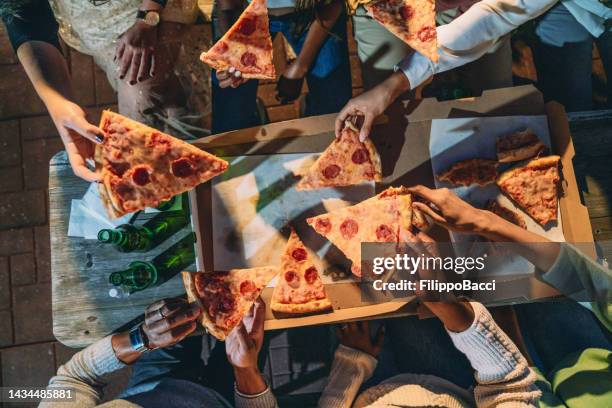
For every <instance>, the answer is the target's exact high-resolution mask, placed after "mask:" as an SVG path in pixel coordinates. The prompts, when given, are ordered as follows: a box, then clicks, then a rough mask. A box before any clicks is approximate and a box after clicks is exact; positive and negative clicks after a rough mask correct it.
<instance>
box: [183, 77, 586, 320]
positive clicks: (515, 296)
mask: <svg viewBox="0 0 612 408" xmlns="http://www.w3.org/2000/svg"><path fill="white" fill-rule="evenodd" d="M387 114H388V116H387V118H386V120H383V122H384V123H381V124H379V125H377V126H375V128H374V130H373V134H372V140H373V142H374V144H375V145H376V147H377V149H378V151H379V153H380V156H381V159H382V167H383V182H382V183H379V184H378V185H376V186H375V190H376V193H378V192H380V191H382V190H384V189H385V188H387V187H388V186H391V185H405V186H411V185H415V184H424V185H427V186H433V185H434V182H433V174H432V166H431V162H430V159H429V157H430V154H429V138H430V130H431V123H432V120H433V119H446V118H461V117H482V116H515V115H543V114H544V115H547V118H548V127H549V132H550V138H551V143H552V150H553V153H555V154H558V155H560V156H561V162H562V173H563V195H562V197H561V199H560V214H561V218H562V219H563V225H562V229H563V235H564V237H565V240H566V241H568V242H579V243H592V242H593V236H592V233H591V226H590V221H589V217H588V212H587V210H586V207H585V206H584V205H582V204H581V201H580V196H579V192H578V186H577V183H576V178H575V175H574V169H573V165H572V158H573V156H574V148H573V145H572V141H571V137H570V133H569V126H568V122H567V118H566V116H565V112H564V110H563V108H562V107H561V106H560V105H558V104H555V103H551V104H546V105H545V104H544V102H543V98H542V95H541V94H540V93H539V92H538V91H537V90H536V89H535V88H534V87H532V86H521V87H513V88H504V89H498V90H491V91H485V92H484V93H483V94H482V96H480V97H475V98H466V99H461V100H454V101H445V102H439V101H437V100H436V99H424V100H421V101H411V102H409V103H405V102H402V103H397V104H395V105H393V106H392V107H391V108H390V109H389V110H388V111H387ZM335 117H336V115H335V114H331V115H323V116H318V117H310V118H304V119H297V120H291V121H286V122H280V123H273V124H269V125H265V126H259V127H254V128H249V129H244V130H238V131H232V132H227V133H223V134H218V135H213V136H211V137H207V138H203V139H199V140H197V141H196V142H194V143H195V145H196V146H198V147H200V148H202V149H204V150H206V151H208V152H210V153H213V154H215V155H217V156H221V157H228V158H230V161H232V160H233V161H234V163H233V167H234V168H237V167H243V168H246V169H247V170H242V171H243V173H241V174H244V175H245V176H246V175H248V174H250V173H249V171H250V170H253V169H257V168H259V169H260V170H259V172H260V173H263V174H269V173H273V172H274V171H276V170H275V168H273V167H270V168H269V169H268V168H265V167H261V166H262V163H267V162H268V159H266V157H268V158H275V157H277V158H278V157H281V156H282V157H290V158H291V157H293V156H292V155H295V157H298V158H300V157H302V156H304V155H312V154H313V153H319V152H321V151H323V150H324V149H325V148H326V147H327V146H328V145H329V143H330V142H331V141H332V140H333V137H334V119H335ZM283 155H285V156H283ZM271 161H274V160H271ZM249 166H250V167H249ZM231 169H232V167H230V170H231ZM279 169H280V167H279ZM281 171H282V169H281ZM253 173H257V171H256V170H253ZM220 177H223V176H220ZM258 177H262V176H261V175H259V176H253V177H252V180H251V181H252V182H251V183H246V184H245V183H244V182H242V183H234V184H229V185H228V186H227V188H226V189H225V190H226V192H227V191H230V192H232V194H234V195H236V196H246V197H250V196H249V194H255V195H254V197H256V198H255V199H252V198H250V199H248V200H246V201H244V202H248V201H249V200H250V202H252V204H253V208H254V209H255V210H254V211H252V212H251V213H250V212H249V211H250V210H246V209H245V208H243V207H242V206H241V205H240V204H239V203H233V204H226V203H225V202H223V200H220V199H219V197H218V196H219V193H218V191H216V190H215V189H216V188H217V186H220V185H222V184H223V183H226V182H228V180H229V179H231V177H230V176H228V177H226V179H222V178H217V179H215V180H213V181H212V182H209V183H205V184H202V185H200V186H199V187H198V188H196V189H194V190H193V191H191V192H190V205H191V209H192V223H193V228H194V231H195V233H196V236H197V243H196V257H197V267H198V270H200V271H212V270H225V269H229V267H240V266H241V267H254V266H268V265H277V264H278V263H277V262H278V259H279V257H280V254H281V253H282V250H283V248H284V246H283V245H284V244H283V242H284V241H282V239H285V240H286V238H287V237H288V230H287V229H286V228H282V226H281V225H279V221H278V220H271V219H269V218H270V217H273V216H274V209H275V208H277V209H278V208H286V205H285V207H283V206H282V205H280V204H278V203H277V202H278V201H282V199H283V198H282V197H283V192H284V191H286V190H290V189H294V186H295V183H296V182H297V179H296V178H291V177H284V178H283V181H282V182H274V183H272V185H267V184H266V183H265V182H261V180H259V179H258ZM246 179H248V177H246V178H245V180H246ZM253 180H254V181H253ZM229 181H231V180H229ZM260 184H261V185H262V186H263V185H265V187H266V188H261V186H260ZM254 186H255V187H254ZM258 188H259V189H260V190H265V191H251V190H253V189H255V190H257V189H258ZM351 194H354V196H353V199H355V200H356V199H357V198H359V197H360V196H359V194H363V191H362V192H359V191H358V192H351V193H349V194H348V195H349V196H351ZM367 194H368V195H373V194H374V191H373V187H372V191H371V192H369V193H367ZM221 195H223V194H221ZM215 196H217V197H215ZM363 198H365V197H363ZM363 198H361V199H363ZM262 201H265V204H262ZM349 201H350V200H349ZM220 202H223V203H222V205H219V203H220ZM277 204H278V205H280V207H275V205H277ZM285 204H286V203H285ZM266 209H268V210H269V211H268V213H267V216H266V215H262V214H265V212H266ZM317 210H318V213H323V212H326V208H320V207H319V208H318V209H317ZM279 211H280V210H279ZM282 211H286V210H282ZM314 214H316V212H315V213H314ZM314 214H308V216H311V215H314ZM276 215H278V217H279V218H281V219H283V218H284V219H285V221H286V222H287V223H291V224H292V225H293V224H294V221H295V220H294V219H293V217H294V216H295V214H289V213H287V214H276ZM249 217H253V219H254V218H258V220H257V222H255V221H253V220H251V219H249ZM299 217H301V218H302V220H300V221H298V222H297V223H298V224H299V223H300V222H302V221H303V218H304V214H300V215H299ZM228 219H229V220H230V221H227V220H228ZM262 219H263V223H264V224H265V222H266V221H269V223H270V224H273V227H274V228H272V229H277V230H278V231H273V232H277V233H278V234H280V236H281V238H282V239H281V240H280V241H278V240H277V241H278V242H276V243H274V244H268V243H266V242H265V239H267V237H268V235H266V231H268V232H269V230H270V228H268V227H269V226H267V227H266V226H264V227H262V229H261V230H260V229H258V228H259V227H258V228H254V229H253V230H252V231H251V232H250V233H249V234H242V235H240V234H239V236H235V235H234V236H232V240H231V241H232V242H228V239H229V238H228V236H229V235H231V234H229V235H228V236H225V237H224V236H222V235H220V233H219V230H222V229H223V228H224V227H226V226H227V225H228V224H231V223H232V222H235V223H240V224H241V225H243V226H244V225H250V226H252V225H253V224H258V225H260V224H262ZM224 220H225V221H224ZM296 228H297V227H296ZM297 229H298V234H299V235H300V237H301V238H302V240H303V241H304V242H305V244H306V246H307V247H309V248H311V249H312V244H311V242H310V240H311V239H315V238H312V237H313V236H316V234H314V233H312V234H311V233H309V232H308V231H307V229H305V228H303V227H300V228H297ZM260 231H261V233H260ZM430 234H431V235H432V236H433V237H434V238H435V239H436V240H438V241H448V240H449V236H448V234H447V233H446V231H444V230H442V229H440V228H433V229H432V230H431V231H430ZM283 237H284V238H283ZM246 241H250V242H246ZM236 245H238V246H239V247H241V248H242V249H241V250H240V251H239V252H240V254H241V256H240V257H235V256H233V255H232V252H231V251H229V252H228V250H227V247H232V246H236ZM317 249H319V248H315V250H317ZM247 252H248V253H249V254H251V255H249V256H246V255H245V253H247ZM594 254H595V249H594V246H593V252H592V253H591V255H593V256H594ZM237 258H241V259H237ZM325 279H326V278H324V282H326V283H328V281H327V280H325ZM500 284H501V285H504V283H503V282H502V283H500ZM504 289H505V290H504V293H505V296H506V297H505V298H504V299H502V300H500V299H498V298H496V299H495V301H491V300H490V299H486V298H483V299H481V300H482V301H485V302H487V303H490V304H503V303H512V302H527V301H532V300H535V299H542V298H550V297H552V296H557V295H558V293H557V292H556V291H555V290H554V289H552V288H550V287H549V286H547V285H545V284H543V283H541V282H539V281H537V280H536V279H535V278H534V277H533V276H532V275H531V276H527V277H526V278H524V279H518V280H511V281H509V282H507V287H506V288H504ZM272 290H273V289H272V288H271V287H268V288H266V289H265V290H264V292H263V293H262V298H263V299H264V301H266V303H267V304H269V300H270V297H271V295H272ZM326 291H327V294H328V296H329V297H330V299H331V300H332V304H333V307H334V311H333V312H329V313H322V314H315V315H306V316H296V317H287V316H278V315H275V314H273V313H272V312H271V311H270V310H269V308H268V309H267V316H266V322H265V328H266V329H267V330H271V329H283V328H290V327H298V326H307V325H316V324H326V323H334V322H341V321H349V320H354V319H367V318H382V317H390V316H402V315H407V314H414V313H416V304H415V302H410V301H411V300H412V299H411V298H404V299H400V300H397V301H392V302H385V303H378V304H376V303H372V302H364V301H363V300H362V294H361V291H360V289H359V287H358V285H357V284H355V283H354V282H350V281H347V280H340V281H339V282H335V283H333V284H326Z"/></svg>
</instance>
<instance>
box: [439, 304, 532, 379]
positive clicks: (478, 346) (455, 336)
mask: <svg viewBox="0 0 612 408" xmlns="http://www.w3.org/2000/svg"><path fill="white" fill-rule="evenodd" d="M470 305H471V306H472V309H473V310H474V321H473V322H472V324H471V325H470V327H469V328H467V329H466V330H464V331H462V332H460V333H455V332H451V331H448V330H447V331H448V334H449V335H450V337H451V340H452V341H453V344H454V345H455V347H457V349H458V350H459V351H461V352H463V354H465V355H466V357H467V358H468V360H470V363H471V364H472V367H473V368H474V370H476V372H477V376H478V379H479V382H483V383H487V382H495V381H499V380H501V379H503V378H505V377H506V376H507V375H508V374H510V373H511V372H512V371H514V370H515V369H516V367H517V366H518V365H519V364H524V365H526V364H527V363H526V361H525V359H524V357H523V356H522V354H521V353H520V351H519V350H518V348H517V347H516V345H515V344H514V343H513V342H512V340H510V338H509V337H508V336H507V335H506V333H504V332H503V331H502V330H501V329H500V328H499V327H498V326H497V324H496V323H495V321H494V320H493V317H491V314H490V313H489V311H488V310H487V309H486V308H485V307H484V306H483V305H482V304H480V303H478V302H470Z"/></svg>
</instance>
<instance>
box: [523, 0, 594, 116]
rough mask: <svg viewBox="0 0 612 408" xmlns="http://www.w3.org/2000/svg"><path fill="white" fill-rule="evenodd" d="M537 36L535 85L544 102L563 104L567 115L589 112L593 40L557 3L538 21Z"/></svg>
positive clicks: (561, 5) (534, 53)
mask: <svg viewBox="0 0 612 408" xmlns="http://www.w3.org/2000/svg"><path fill="white" fill-rule="evenodd" d="M536 35H537V36H538V38H539V42H538V43H537V44H536V45H535V47H534V49H533V56H534V62H535V65H536V70H537V73H538V82H537V85H538V88H540V90H541V91H542V93H543V94H544V98H545V100H547V101H550V100H554V101H557V102H559V103H561V104H563V105H564V106H565V110H567V111H568V112H576V111H583V110H590V109H592V108H593V85H592V81H591V73H592V61H591V58H592V57H591V54H592V48H593V38H592V37H591V35H590V34H589V33H588V31H586V29H585V28H584V27H582V25H581V24H580V23H579V22H578V21H577V20H576V19H575V18H574V16H572V14H571V13H570V12H569V11H568V10H567V8H565V6H563V4H561V3H560V4H559V5H557V6H555V7H553V8H552V9H550V10H549V11H548V12H547V13H546V14H545V15H544V16H543V17H542V18H540V20H539V21H538V23H537V26H536Z"/></svg>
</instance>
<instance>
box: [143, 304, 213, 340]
mask: <svg viewBox="0 0 612 408" xmlns="http://www.w3.org/2000/svg"><path fill="white" fill-rule="evenodd" d="M201 313H202V310H201V309H200V307H199V305H197V304H195V303H194V304H191V305H190V304H189V303H187V301H186V300H185V299H183V298H169V299H163V300H159V301H157V302H155V303H153V304H152V305H150V306H149V307H148V308H147V309H146V311H145V322H144V324H143V326H142V330H143V331H144V333H145V334H146V335H147V338H148V340H149V343H148V344H147V346H148V347H149V348H151V349H157V348H164V347H169V346H173V345H175V344H176V343H179V342H180V341H181V340H183V339H184V338H185V337H187V336H188V335H190V334H191V333H193V332H194V331H195V329H196V319H197V318H198V317H199V316H200V314H201Z"/></svg>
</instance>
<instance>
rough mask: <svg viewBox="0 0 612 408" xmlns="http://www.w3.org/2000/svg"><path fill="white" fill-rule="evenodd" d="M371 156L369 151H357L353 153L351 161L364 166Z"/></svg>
mask: <svg viewBox="0 0 612 408" xmlns="http://www.w3.org/2000/svg"><path fill="white" fill-rule="evenodd" d="M369 156H370V155H369V154H368V151H367V150H366V149H357V150H355V151H354V152H353V155H352V156H351V160H352V161H353V163H355V164H362V163H365V162H367V161H368V157H369Z"/></svg>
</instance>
